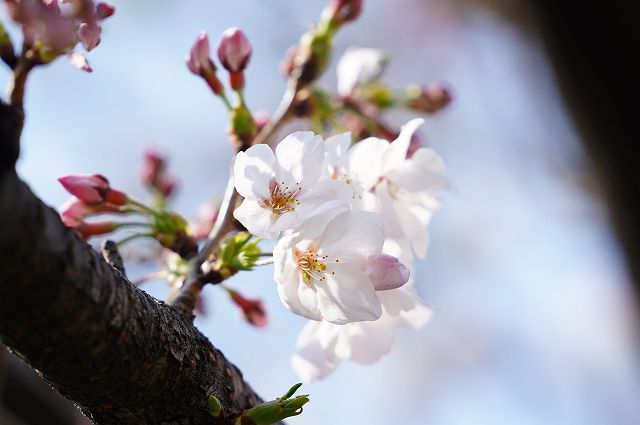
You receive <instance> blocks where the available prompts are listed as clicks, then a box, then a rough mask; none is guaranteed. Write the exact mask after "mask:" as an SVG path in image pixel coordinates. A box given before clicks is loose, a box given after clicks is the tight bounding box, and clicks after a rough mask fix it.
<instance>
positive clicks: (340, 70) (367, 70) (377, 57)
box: [336, 47, 389, 96]
mask: <svg viewBox="0 0 640 425" xmlns="http://www.w3.org/2000/svg"><path fill="white" fill-rule="evenodd" d="M388 62H389V59H388V55H387V54H386V52H385V51H383V50H379V49H371V48H362V47H350V48H349V49H347V51H346V52H345V53H344V54H343V55H342V57H341V58H340V60H339V61H338V65H337V66H336V72H337V75H338V93H339V94H340V95H341V96H349V95H350V94H351V92H352V91H353V90H354V89H355V88H356V87H357V86H359V85H362V84H366V83H369V82H373V81H375V80H377V79H378V78H380V75H382V73H383V72H384V69H385V67H386V65H387V63H388Z"/></svg>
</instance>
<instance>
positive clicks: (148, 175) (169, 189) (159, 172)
mask: <svg viewBox="0 0 640 425" xmlns="http://www.w3.org/2000/svg"><path fill="white" fill-rule="evenodd" d="M141 174H142V181H143V183H144V184H145V186H147V188H148V189H149V190H151V191H152V192H154V193H155V194H157V195H158V196H159V197H160V198H162V199H166V198H168V197H169V196H171V194H172V193H173V192H174V190H175V188H176V184H177V182H176V179H175V177H173V176H172V175H171V174H169V173H168V172H167V158H166V157H165V156H164V155H162V154H161V153H160V152H158V151H156V150H153V149H148V150H147V151H145V153H144V157H143V162H142V172H141Z"/></svg>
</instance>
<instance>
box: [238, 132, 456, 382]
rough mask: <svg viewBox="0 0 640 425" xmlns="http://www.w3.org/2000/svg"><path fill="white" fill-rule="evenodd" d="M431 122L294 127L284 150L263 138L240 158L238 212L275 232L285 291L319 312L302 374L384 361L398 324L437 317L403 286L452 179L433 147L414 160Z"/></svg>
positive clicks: (306, 335) (265, 232)
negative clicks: (351, 128) (394, 129)
mask: <svg viewBox="0 0 640 425" xmlns="http://www.w3.org/2000/svg"><path fill="white" fill-rule="evenodd" d="M422 122H423V120H422V119H414V120H412V121H410V122H408V123H407V124H406V125H404V126H403V127H402V130H401V131H400V134H399V135H398V137H397V138H396V139H395V140H393V141H392V142H389V141H387V140H383V139H380V138H373V137H372V138H368V139H365V140H362V141H359V142H357V143H355V144H352V140H351V135H350V134H349V133H343V134H339V135H336V136H333V137H329V138H327V139H326V140H323V139H322V137H321V136H318V135H315V134H314V133H312V132H296V133H293V134H291V135H289V136H287V137H286V138H285V139H284V140H282V141H281V142H280V143H279V144H278V145H277V147H276V149H275V152H274V151H272V149H271V148H270V147H268V146H266V145H257V146H252V147H251V148H249V149H248V150H247V151H246V152H240V153H238V155H237V156H236V159H235V163H234V177H235V185H236V189H237V191H238V193H239V194H240V195H242V196H243V197H244V200H243V202H242V204H241V205H240V206H239V207H238V208H237V209H236V210H235V213H234V216H235V218H236V219H237V220H238V221H240V222H241V223H242V224H243V225H244V226H245V227H246V228H247V229H248V230H249V231H250V232H251V233H252V234H254V235H256V236H259V237H262V238H270V239H276V238H278V241H277V243H276V246H275V248H274V251H273V260H274V266H275V272H274V279H275V281H276V283H277V288H278V293H279V295H280V298H281V300H282V302H283V304H284V305H285V306H286V307H287V308H288V309H289V310H290V311H292V312H293V313H295V314H298V315H300V316H303V317H306V318H308V319H311V321H310V322H309V324H308V325H307V326H306V327H305V329H304V331H303V332H302V334H301V336H300V339H299V341H298V352H297V353H296V355H295V356H294V360H293V364H294V367H295V368H296V371H297V372H298V373H299V375H300V377H301V378H302V379H304V380H309V379H313V378H319V377H322V376H325V375H326V374H327V373H328V372H330V371H331V370H332V369H333V368H335V366H336V365H337V364H338V362H339V361H340V360H343V359H349V360H353V361H358V362H364V363H369V362H372V361H375V360H377V359H378V358H379V357H380V356H381V355H383V354H385V353H386V352H387V351H388V350H389V348H390V345H391V339H392V336H393V330H394V328H396V327H405V328H418V327H421V326H422V325H423V324H424V323H426V321H427V320H428V319H429V316H430V310H429V308H428V306H427V305H426V304H425V303H424V302H422V301H421V300H420V299H419V298H418V297H417V295H416V294H415V292H414V290H413V288H412V287H411V286H410V285H405V284H406V283H407V282H408V281H409V275H410V273H409V269H410V263H411V261H412V258H413V255H414V253H415V254H416V255H417V256H419V257H422V256H424V255H425V254H426V249H427V233H426V229H425V226H426V224H427V223H428V221H429V219H430V217H431V214H432V213H433V212H434V211H435V210H436V209H437V208H438V207H439V206H440V202H439V200H438V195H439V192H440V191H441V190H442V189H443V188H444V186H445V177H444V171H445V167H444V163H443V161H442V159H441V158H440V157H439V156H438V155H437V154H436V153H435V152H434V151H433V150H431V149H427V148H420V149H418V150H417V151H416V152H415V153H414V154H413V155H412V156H411V157H410V158H408V157H407V153H408V150H409V146H410V143H411V139H412V137H413V135H414V133H415V131H416V130H417V128H418V127H419V126H420V125H421V124H422ZM400 259H401V260H400Z"/></svg>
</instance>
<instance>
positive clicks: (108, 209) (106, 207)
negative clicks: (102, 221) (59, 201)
mask: <svg viewBox="0 0 640 425" xmlns="http://www.w3.org/2000/svg"><path fill="white" fill-rule="evenodd" d="M119 211H120V207H119V206H117V205H113V204H109V203H106V202H103V203H101V204H98V205H94V206H92V205H88V204H86V203H85V202H83V201H81V200H80V199H78V198H70V199H69V200H67V201H66V202H65V203H64V204H63V205H62V206H61V207H60V209H59V212H60V215H61V216H62V217H63V218H65V219H67V220H77V221H81V220H83V219H84V218H85V217H87V216H89V215H92V214H99V213H116V212H119Z"/></svg>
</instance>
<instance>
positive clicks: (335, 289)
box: [273, 202, 384, 324]
mask: <svg viewBox="0 0 640 425" xmlns="http://www.w3.org/2000/svg"><path fill="white" fill-rule="evenodd" d="M383 242H384V236H383V234H382V228H381V225H380V217H379V215H378V214H376V213H371V212H365V211H355V210H350V209H349V207H348V205H347V204H345V203H338V202H333V203H328V204H325V205H324V206H323V207H322V208H320V209H319V210H318V211H317V212H316V213H315V214H313V215H312V216H310V217H309V218H308V219H307V220H305V221H304V222H303V223H302V224H301V225H300V226H299V227H298V228H297V230H296V231H295V232H293V233H291V234H289V235H286V236H284V237H283V238H282V239H280V240H279V241H278V243H277V244H276V247H275V249H274V251H273V259H274V266H275V275H274V278H275V280H276V282H277V283H278V293H279V294H280V298H281V299H282V301H283V303H284V304H285V306H287V308H289V310H291V311H292V312H293V313H296V314H299V315H301V316H304V317H307V318H310V319H313V320H321V319H323V320H326V321H328V322H331V323H336V324H345V323H350V322H355V321H363V320H375V319H377V318H378V317H380V313H381V307H380V301H379V300H378V296H377V295H376V288H375V287H374V283H373V282H372V280H371V279H370V278H369V276H368V275H367V273H366V269H367V268H368V267H369V265H370V263H371V262H372V261H375V260H376V259H377V258H378V257H380V254H381V251H382V246H383Z"/></svg>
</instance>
